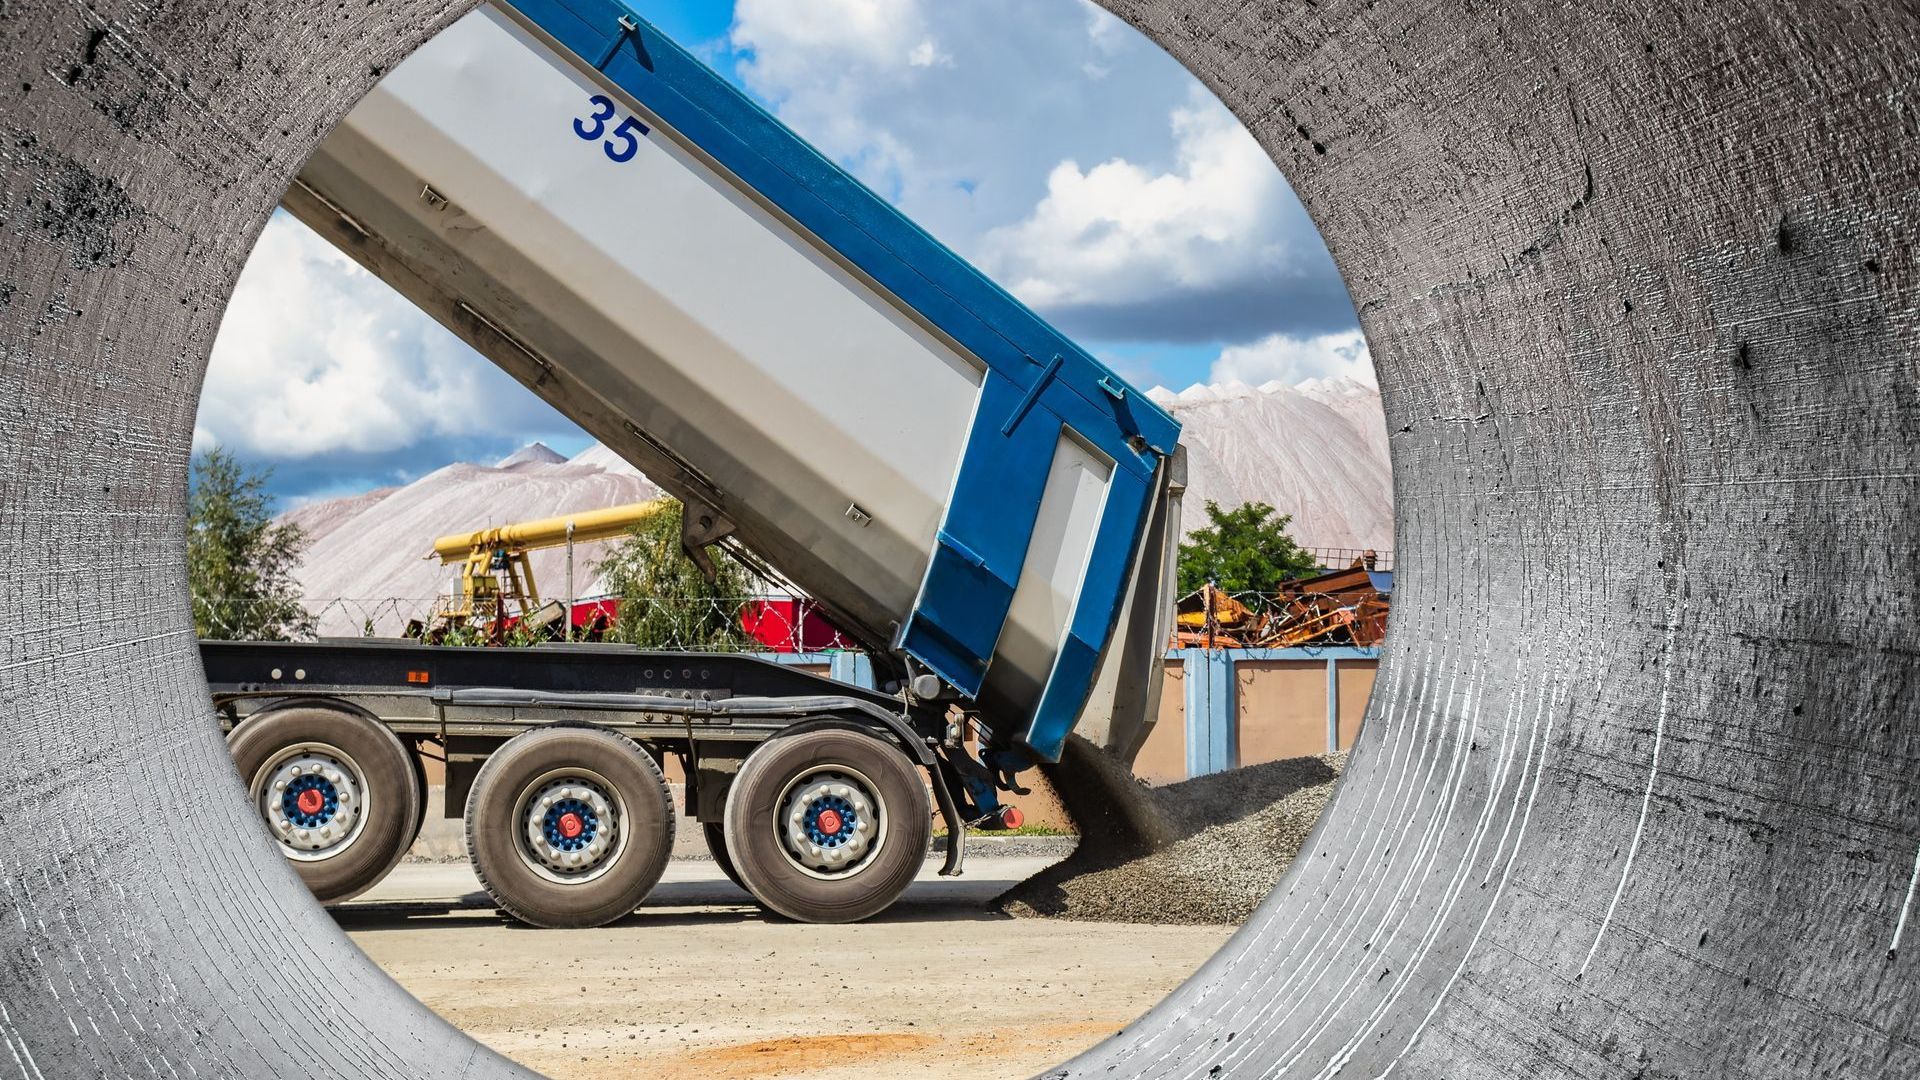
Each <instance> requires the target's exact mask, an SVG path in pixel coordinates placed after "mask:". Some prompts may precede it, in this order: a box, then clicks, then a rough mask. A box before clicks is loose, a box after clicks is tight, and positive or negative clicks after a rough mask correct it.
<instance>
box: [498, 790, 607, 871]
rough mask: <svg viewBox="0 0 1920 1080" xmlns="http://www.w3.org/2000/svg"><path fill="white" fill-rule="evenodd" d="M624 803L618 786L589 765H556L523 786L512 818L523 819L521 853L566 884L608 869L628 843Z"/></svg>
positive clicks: (531, 865)
mask: <svg viewBox="0 0 1920 1080" xmlns="http://www.w3.org/2000/svg"><path fill="white" fill-rule="evenodd" d="M625 817H626V810H625V804H624V803H622V802H621V801H620V796H619V794H618V792H617V791H616V789H615V788H614V786H613V785H612V784H611V783H609V782H608V781H607V779H606V778H605V777H603V776H601V775H600V774H599V773H596V772H593V771H592V770H589V769H581V768H567V769H556V770H554V771H552V772H548V773H545V774H543V775H541V776H540V777H539V778H537V779H535V780H534V781H533V782H532V783H530V784H528V785H527V786H526V787H525V788H523V789H522V790H521V793H520V801H519V805H518V806H517V807H516V808H515V811H514V815H513V820H515V821H517V822H519V823H520V829H519V833H520V837H519V839H520V843H519V844H518V845H516V847H517V849H518V850H519V852H520V858H521V860H522V861H524V862H525V863H526V864H527V867H528V869H530V870H532V871H533V872H534V873H536V874H539V875H540V876H541V877H544V878H546V879H547V880H549V881H554V882H558V883H560V884H562V885H584V884H586V883H587V882H589V881H593V880H595V879H597V878H599V877H600V876H601V875H603V874H605V873H606V872H607V871H608V870H610V869H612V868H613V865H614V863H616V862H618V861H619V859H620V853H621V852H622V851H623V850H625V848H626V831H625V830H624V829H622V828H621V822H622V821H623V820H624V819H625Z"/></svg>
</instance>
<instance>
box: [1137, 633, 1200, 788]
mask: <svg viewBox="0 0 1920 1080" xmlns="http://www.w3.org/2000/svg"><path fill="white" fill-rule="evenodd" d="M1162 670H1164V671H1165V672H1166V682H1165V683H1163V684H1162V685H1161V687H1160V715H1159V719H1158V720H1157V721H1156V722H1155V723H1154V725H1153V730H1152V731H1151V732H1149V733H1148V735H1147V742H1146V745H1144V746H1142V747H1141V748H1140V753H1139V754H1138V755H1137V756H1135V757H1134V759H1133V773H1134V775H1135V776H1138V777H1139V778H1140V779H1142V780H1145V781H1146V782H1147V783H1149V784H1171V783H1173V782H1175V781H1178V780H1185V779H1186V778H1187V676H1186V669H1185V666H1184V665H1182V664H1181V663H1180V661H1178V660H1169V661H1167V662H1166V663H1165V665H1164V666H1163V668H1162Z"/></svg>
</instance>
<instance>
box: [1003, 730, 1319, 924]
mask: <svg viewBox="0 0 1920 1080" xmlns="http://www.w3.org/2000/svg"><path fill="white" fill-rule="evenodd" d="M1345 764H1346V755H1345V754H1330V755H1327V756H1324V757H1306V758H1293V759H1291V760H1288V761H1275V762H1269V763H1267V764H1264V765H1254V766H1250V767H1248V768H1245V769H1236V770H1234V771H1233V772H1228V773H1219V774H1216V775H1213V776H1204V777H1200V778H1198V779H1194V780H1188V781H1186V782H1184V783H1179V784H1172V785H1169V786H1167V787H1163V788H1149V787H1146V786H1145V785H1142V784H1138V783H1137V782H1135V783H1132V784H1128V785H1114V784H1111V783H1109V784H1108V786H1107V788H1106V790H1105V794H1106V796H1107V797H1108V798H1120V799H1125V800H1127V801H1129V802H1130V803H1131V804H1132V805H1131V806H1130V807H1129V808H1128V809H1127V810H1126V811H1125V812H1124V813H1122V814H1120V815H1118V816H1119V817H1120V818H1122V819H1124V820H1129V821H1140V820H1146V821H1152V822H1153V823H1154V830H1153V831H1154V832H1156V833H1157V834H1158V835H1154V836H1148V835H1145V834H1144V831H1143V830H1140V829H1137V828H1136V829H1121V830H1117V831H1115V832H1113V833H1112V834H1110V835H1107V836H1106V837H1105V838H1104V842H1091V841H1092V839H1093V832H1092V830H1086V831H1088V832H1089V841H1090V842H1087V843H1083V844H1082V846H1081V848H1080V851H1079V852H1078V853H1076V854H1075V855H1074V857H1073V858H1070V859H1068V860H1067V861H1065V862H1063V863H1060V864H1058V865H1056V866H1054V867H1052V868H1050V869H1048V870H1046V871H1045V872H1043V873H1041V874H1039V875H1038V876H1036V877H1033V878H1031V879H1029V880H1027V881H1025V882H1023V883H1021V884H1020V885H1017V886H1015V887H1014V888H1013V889H1011V890H1009V891H1008V892H1007V893H1006V894H1004V895H1003V896H1001V897H1000V899H999V900H998V901H996V906H997V907H998V908H999V909H1000V910H1001V911H1004V912H1005V913H1007V914H1009V915H1014V916H1020V917H1029V918H1032V917H1053V918H1065V919H1085V920H1096V921H1104V922H1141V923H1161V924H1195V923H1239V922H1244V921H1245V920H1246V918H1247V916H1249V915H1251V914H1252V913H1253V909H1254V908H1256V907H1258V906H1259V904H1260V901H1262V900H1264V899H1265V898H1266V896H1267V894H1268V893H1269V892H1272V891H1273V887H1274V884H1275V883H1276V882H1278V881H1279V880H1280V875H1281V874H1283V873H1285V872H1286V869H1287V867H1288V866H1291V865H1292V864H1293V860H1294V857H1295V856H1296V855H1298V854H1299V853H1300V849H1301V847H1302V846H1303V845H1304V844H1305V843H1306V840H1307V834H1308V833H1310V832H1311V831H1312V830H1313V826H1314V823H1315V822H1317V821H1319V820H1320V812H1321V811H1322V810H1324V809H1326V805H1327V800H1328V799H1329V798H1331V797H1332V795H1333V787H1334V781H1336V780H1337V779H1339V776H1340V770H1341V768H1342V767H1343V766H1344V765H1345ZM1083 828H1084V823H1083Z"/></svg>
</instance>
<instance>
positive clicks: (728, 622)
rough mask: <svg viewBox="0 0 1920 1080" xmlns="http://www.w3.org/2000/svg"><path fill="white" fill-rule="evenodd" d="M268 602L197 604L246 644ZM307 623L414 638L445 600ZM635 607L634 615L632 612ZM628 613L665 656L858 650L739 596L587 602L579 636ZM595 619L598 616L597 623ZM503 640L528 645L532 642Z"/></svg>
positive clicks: (395, 603) (786, 602)
mask: <svg viewBox="0 0 1920 1080" xmlns="http://www.w3.org/2000/svg"><path fill="white" fill-rule="evenodd" d="M268 603H270V602H268V601H255V600H247V599H227V598H216V599H213V600H210V601H207V602H205V603H202V604H200V605H197V606H196V610H197V611H198V612H199V613H200V614H201V615H202V617H203V618H205V619H206V620H207V621H208V622H209V623H210V624H211V625H210V626H208V627H207V631H208V632H207V633H206V634H205V635H204V636H205V637H207V638H209V639H212V640H221V641H233V640H248V639H250V638H254V637H256V636H258V635H257V633H256V632H255V629H254V628H256V627H258V626H260V625H261V624H262V622H263V619H262V618H261V616H262V615H263V614H267V613H271V614H275V615H277V614H279V604H278V602H271V603H274V604H275V605H276V606H275V607H274V608H272V609H271V610H270V609H269V608H268V607H266V606H265V605H267V604H268ZM301 605H302V607H303V608H304V609H305V611H306V613H307V615H308V616H309V619H307V620H306V622H305V624H304V625H305V627H306V629H305V630H303V631H301V632H298V633H295V634H293V635H290V636H291V638H292V639H293V640H304V641H314V640H318V639H320V638H376V637H377V638H400V637H417V636H419V635H420V633H421V632H422V631H423V630H430V629H432V628H435V627H436V626H438V625H440V624H441V623H442V622H443V621H444V620H442V619H441V617H440V616H441V613H442V612H444V611H446V610H447V609H448V607H449V598H447V597H444V596H428V597H326V598H306V599H303V600H302V601H301ZM635 605H638V606H639V610H634V607H635ZM621 606H625V607H626V608H627V611H628V615H627V618H626V619H625V620H624V625H626V626H628V627H631V628H633V630H634V632H635V633H636V636H638V638H639V640H636V641H635V642H634V643H635V644H639V645H643V646H645V647H646V648H650V649H660V650H665V651H669V652H769V651H772V652H823V651H829V650H840V651H852V650H856V649H857V648H858V646H857V645H856V644H855V643H854V642H853V641H852V640H851V639H849V638H847V637H846V636H845V635H843V634H840V633H838V632H837V631H836V630H835V629H834V627H833V626H832V624H831V623H830V622H828V621H826V619H825V616H824V615H822V614H821V612H820V609H819V605H818V604H816V603H815V602H814V601H812V600H807V599H804V598H799V597H769V596H739V597H697V598H692V597H690V598H671V599H668V598H650V599H644V600H627V601H624V602H623V601H621V600H620V599H619V598H618V597H591V598H585V599H582V600H579V601H576V611H577V612H579V613H580V615H579V618H580V619H581V620H582V621H583V622H585V623H586V624H587V625H585V626H582V627H580V628H579V630H578V631H577V632H576V636H588V635H589V634H590V635H591V636H593V637H596V638H602V637H609V636H610V635H612V636H614V637H617V634H613V632H614V631H615V628H616V624H617V623H620V622H622V620H619V619H618V611H619V608H620V607H621ZM596 615H597V618H596ZM508 640H511V641H515V642H517V643H523V644H531V643H532V642H533V641H534V640H541V639H538V638H534V637H530V636H529V637H513V636H511V635H510V636H509V637H508ZM448 642H449V643H461V644H478V643H480V640H479V637H477V636H476V635H474V634H456V635H452V636H451V637H449V638H448Z"/></svg>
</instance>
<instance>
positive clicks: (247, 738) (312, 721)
mask: <svg viewBox="0 0 1920 1080" xmlns="http://www.w3.org/2000/svg"><path fill="white" fill-rule="evenodd" d="M227 749H228V752H229V753H231V754H232V755H233V762H234V765H235V766H237V767H238V768H239V770H240V782H241V783H243V784H245V785H246V786H247V794H248V797H249V799H250V801H251V802H252V803H253V806H254V809H255V810H256V811H257V812H259V814H260V816H261V817H262V818H263V819H264V820H265V821H266V823H267V832H268V835H270V836H272V837H273V838H274V840H275V842H277V843H279V844H280V847H281V850H282V851H284V852H286V854H287V858H288V861H290V862H292V863H293V865H294V869H295V870H297V871H298V872H299V874H300V880H301V881H303V882H305V883H306V886H307V888H308V889H309V890H311V891H312V893H313V895H314V898H315V899H316V900H319V901H320V902H321V903H323V904H337V903H339V902H341V901H343V900H348V899H351V898H352V897H355V896H358V895H359V894H361V893H363V892H365V891H366V890H368V889H370V888H372V887H373V886H374V885H376V884H378V883H379V881H380V879H381V878H384V877H386V876H387V874H388V873H389V872H391V871H392V870H393V868H394V866H396V865H397V864H398V863H399V862H400V858H401V856H403V855H405V854H406V853H407V849H408V848H409V847H412V846H413V838H414V837H415V836H417V835H419V831H420V823H421V816H422V815H423V814H424V813H425V806H426V791H425V790H423V789H422V787H421V786H420V779H419V777H420V773H419V770H418V769H417V768H416V766H415V763H414V761H413V755H411V754H409V753H408V752H407V748H406V747H405V746H403V745H401V743H400V740H399V739H398V738H397V737H396V736H395V735H394V734H393V732H391V731H389V730H388V729H387V728H386V726H385V725H383V724H380V723H378V722H377V721H374V720H370V719H368V718H367V717H365V716H362V715H360V714H359V713H356V712H350V711H348V710H345V709H333V708H327V707H326V706H320V705H302V706H295V707H292V708H286V709H276V710H273V711H271V712H266V713H261V714H259V715H256V716H253V717H249V718H248V719H247V720H246V721H245V722H243V723H241V724H240V726H239V727H236V728H234V729H233V732H232V734H230V735H228V736H227ZM329 762H330V763H331V767H332V768H333V769H335V770H336V771H337V773H338V775H339V777H341V778H343V781H342V782H340V783H334V782H332V781H328V780H326V779H325V777H324V776H322V775H321V774H319V773H318V772H316V771H315V770H314V769H313V767H312V766H313V764H314V763H320V764H321V765H323V766H325V765H326V763H329ZM296 767H298V768H299V770H300V772H299V775H297V776H295V775H293V770H294V769H295V768H296ZM281 784H291V785H293V786H294V787H295V788H297V789H298V790H291V789H281V790H279V801H277V802H276V803H275V804H273V805H269V803H268V801H267V799H268V795H269V792H270V790H272V789H276V787H277V785H281ZM306 784H311V785H312V786H311V787H304V786H301V785H306ZM306 791H312V792H314V793H315V794H316V795H317V796H321V797H322V805H321V807H320V809H319V810H318V811H317V813H314V814H306V813H304V812H303V811H301V810H300V809H299V805H298V803H299V800H300V798H302V797H303V796H304V792H306ZM282 824H285V825H287V826H290V828H282V827H281V825H282ZM310 824H311V825H313V826H314V827H313V828H310V829H305V830H302V829H301V828H300V826H303V825H310ZM342 826H344V828H345V834H344V835H343V836H341V837H339V838H337V839H327V838H324V837H322V836H321V835H320V833H321V831H322V830H325V829H327V828H329V827H342ZM302 836H304V837H305V839H302ZM310 845H317V846H310Z"/></svg>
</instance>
